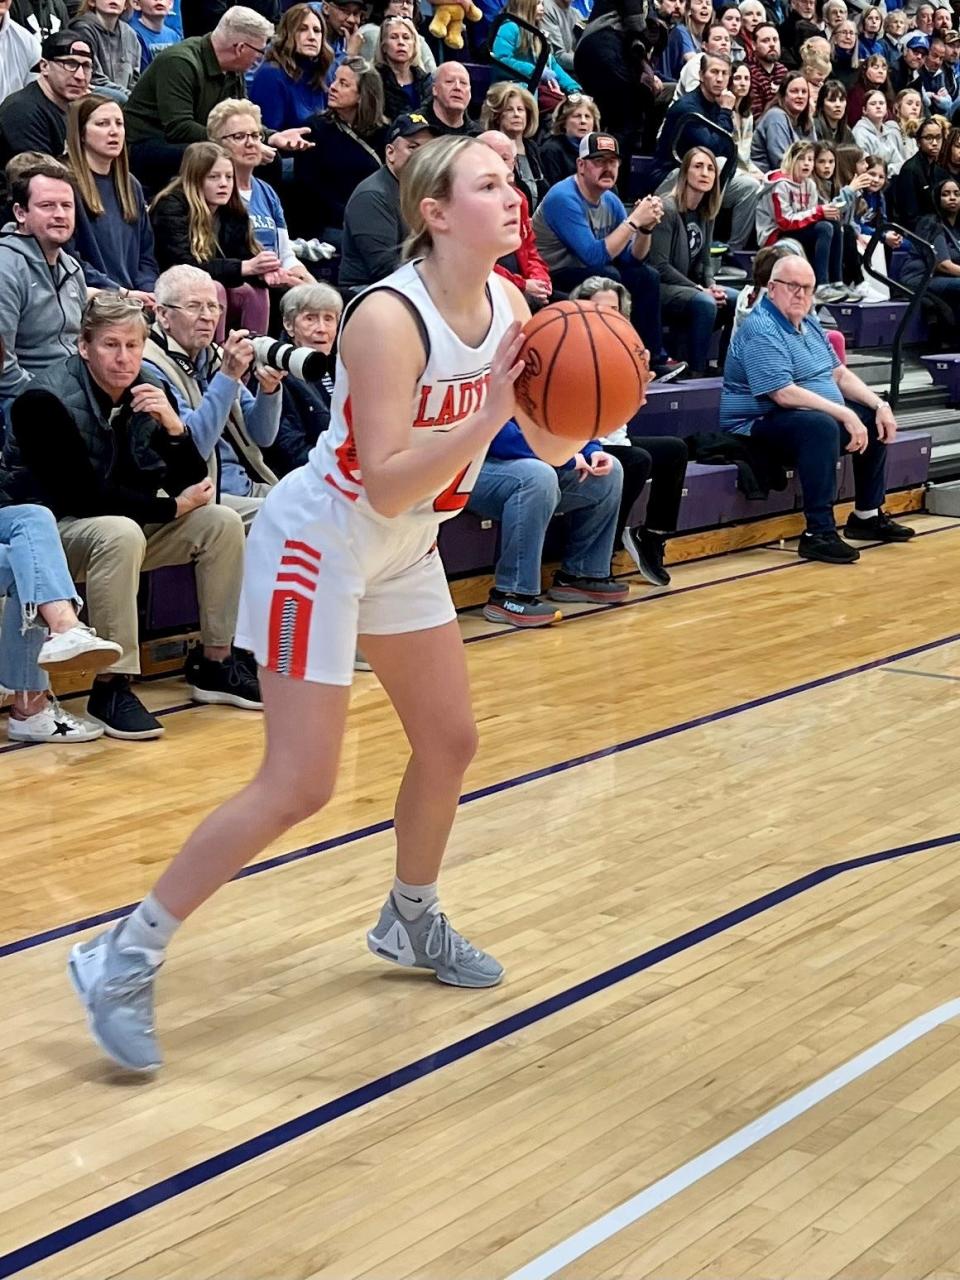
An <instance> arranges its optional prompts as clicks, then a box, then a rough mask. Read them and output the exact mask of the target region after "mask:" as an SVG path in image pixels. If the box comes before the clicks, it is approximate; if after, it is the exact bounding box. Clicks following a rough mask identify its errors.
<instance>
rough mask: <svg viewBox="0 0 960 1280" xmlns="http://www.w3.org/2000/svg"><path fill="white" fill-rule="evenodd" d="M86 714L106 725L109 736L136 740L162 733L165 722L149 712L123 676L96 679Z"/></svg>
mask: <svg viewBox="0 0 960 1280" xmlns="http://www.w3.org/2000/svg"><path fill="white" fill-rule="evenodd" d="M87 716H88V717H89V719H91V720H93V721H94V722H95V723H96V724H102V725H103V731H104V733H105V734H106V735H107V737H108V738H123V739H129V740H130V741H134V742H136V741H146V739H148V738H159V737H161V736H162V734H163V725H162V724H161V723H160V721H159V720H158V719H157V718H156V716H153V715H151V714H150V712H149V711H148V710H147V708H146V707H145V706H144V705H143V703H142V702H141V701H140V699H139V698H138V697H137V695H136V694H135V693H134V692H133V690H132V689H131V688H130V680H129V678H128V677H127V676H123V675H120V676H111V677H110V679H109V680H95V681H94V682H93V688H92V689H91V691H90V697H89V698H88V699H87Z"/></svg>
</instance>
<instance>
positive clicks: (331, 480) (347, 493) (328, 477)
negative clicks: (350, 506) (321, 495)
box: [323, 471, 360, 502]
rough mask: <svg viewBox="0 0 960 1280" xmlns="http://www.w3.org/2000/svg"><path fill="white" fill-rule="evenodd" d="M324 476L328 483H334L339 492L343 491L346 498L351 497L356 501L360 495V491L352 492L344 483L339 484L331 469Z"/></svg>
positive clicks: (352, 500)
mask: <svg viewBox="0 0 960 1280" xmlns="http://www.w3.org/2000/svg"><path fill="white" fill-rule="evenodd" d="M323 478H324V480H326V482H327V484H332V485H333V487H334V489H336V491H337V493H342V494H343V496H344V497H345V498H349V499H350V501H351V502H356V500H357V499H358V498H359V497H360V495H359V493H351V492H350V490H349V489H345V488H344V487H343V485H342V484H337V482H336V480H334V478H333V476H332V475H331V474H330V472H329V471H328V472H327V474H326V475H325V476H324V477H323Z"/></svg>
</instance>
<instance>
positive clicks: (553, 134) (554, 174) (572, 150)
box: [540, 93, 600, 187]
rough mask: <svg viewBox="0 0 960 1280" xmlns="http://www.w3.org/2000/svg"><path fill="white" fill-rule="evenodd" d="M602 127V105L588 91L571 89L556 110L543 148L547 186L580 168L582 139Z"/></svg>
mask: <svg viewBox="0 0 960 1280" xmlns="http://www.w3.org/2000/svg"><path fill="white" fill-rule="evenodd" d="M599 128H600V108H599V107H598V106H597V104H596V103H595V102H594V100H593V98H591V97H590V95H589V94H588V93H568V94H567V96H566V97H565V98H564V100H563V101H562V102H561V103H560V105H559V106H558V107H557V109H556V111H554V113H553V116H552V117H551V120H550V132H549V134H548V135H547V137H546V138H545V139H544V141H543V145H542V146H541V148H540V165H541V167H542V169H543V176H544V177H545V178H546V180H547V185H548V186H551V187H552V186H555V185H556V184H557V183H558V182H562V181H563V179H564V178H570V177H572V176H573V175H574V174H575V173H576V172H577V154H578V152H579V150H580V142H581V140H582V139H583V138H585V137H586V136H587V134H588V133H596V132H597V131H598V130H599Z"/></svg>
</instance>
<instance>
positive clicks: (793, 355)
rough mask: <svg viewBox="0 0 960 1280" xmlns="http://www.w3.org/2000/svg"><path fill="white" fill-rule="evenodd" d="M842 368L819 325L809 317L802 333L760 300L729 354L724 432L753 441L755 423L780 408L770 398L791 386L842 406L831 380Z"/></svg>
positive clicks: (723, 402)
mask: <svg viewBox="0 0 960 1280" xmlns="http://www.w3.org/2000/svg"><path fill="white" fill-rule="evenodd" d="M839 364H840V361H839V360H838V359H837V357H836V355H835V353H834V350H833V347H831V345H830V343H829V342H828V341H827V336H826V334H825V333H824V332H823V329H822V328H821V327H820V321H819V320H817V319H816V318H815V317H814V316H812V315H811V316H807V317H806V319H804V320H803V321H801V324H800V329H799V331H798V330H797V329H795V328H794V327H793V325H792V324H791V323H790V321H789V320H788V319H787V318H786V316H785V315H783V313H782V312H780V311H778V310H777V308H776V307H775V306H774V305H773V303H772V302H771V301H770V299H769V298H768V297H764V298H761V299H760V301H759V302H758V303H757V305H756V306H755V307H754V309H753V311H752V312H751V313H750V315H749V316H747V318H746V320H745V321H744V322H743V324H742V325H741V326H740V328H739V329H738V330H737V333H736V335H735V336H734V339H733V341H732V342H731V343H730V349H729V351H728V352H727V359H726V363H725V364H724V367H723V392H722V394H721V396H720V430H721V431H731V432H733V433H734V434H735V435H749V434H750V431H751V429H752V427H753V424H754V422H756V420H757V419H758V418H762V417H763V416H764V415H765V414H767V413H770V412H771V410H773V409H775V408H776V407H777V406H776V405H775V404H774V402H773V401H772V400H771V399H770V392H771V391H780V390H781V388H783V387H789V386H791V385H794V386H798V387H803V389H804V390H805V391H812V392H814V394H816V395H818V396H823V398H824V399H825V400H832V401H833V402H834V403H835V404H843V396H842V395H841V394H840V388H839V387H838V386H837V384H836V382H835V381H834V377H833V371H834V369H836V368H837V366H838V365H839Z"/></svg>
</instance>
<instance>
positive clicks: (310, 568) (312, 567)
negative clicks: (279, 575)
mask: <svg viewBox="0 0 960 1280" xmlns="http://www.w3.org/2000/svg"><path fill="white" fill-rule="evenodd" d="M280 564H281V566H282V565H286V566H287V567H288V568H294V569H303V570H304V572H305V573H310V574H313V575H314V577H316V575H317V574H318V573H319V572H320V566H319V565H317V564H314V563H313V561H312V560H305V559H304V558H303V556H282V557H281V559H280Z"/></svg>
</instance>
